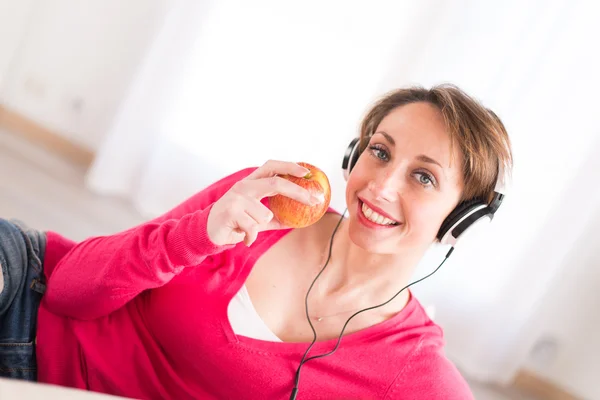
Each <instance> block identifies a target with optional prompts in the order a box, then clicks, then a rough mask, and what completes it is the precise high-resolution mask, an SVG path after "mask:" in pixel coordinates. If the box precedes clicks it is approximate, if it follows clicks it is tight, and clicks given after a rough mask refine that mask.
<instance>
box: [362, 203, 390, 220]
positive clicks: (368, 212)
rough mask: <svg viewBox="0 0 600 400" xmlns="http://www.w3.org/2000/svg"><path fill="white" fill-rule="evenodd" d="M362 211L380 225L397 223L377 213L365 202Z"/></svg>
mask: <svg viewBox="0 0 600 400" xmlns="http://www.w3.org/2000/svg"><path fill="white" fill-rule="evenodd" d="M362 212H363V214H364V216H365V217H366V218H367V219H368V220H369V221H371V222H374V223H376V224H378V225H395V224H396V222H395V221H392V220H391V219H389V218H387V217H384V216H383V215H380V214H377V213H376V212H375V211H373V210H372V209H370V208H369V207H368V206H367V205H366V204H365V203H363V204H362Z"/></svg>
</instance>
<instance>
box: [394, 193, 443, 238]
mask: <svg viewBox="0 0 600 400" xmlns="http://www.w3.org/2000/svg"><path fill="white" fill-rule="evenodd" d="M446 209H447V207H446V205H443V204H440V203H439V202H433V201H432V202H427V201H418V200H417V201H413V202H411V204H410V206H408V205H406V207H405V211H404V212H405V218H406V219H407V221H408V223H409V227H410V230H411V232H413V233H416V234H417V235H418V236H427V237H428V238H429V237H430V236H431V235H435V234H437V232H438V230H439V229H440V226H441V224H442V222H443V221H444V219H445V218H446V217H447V216H448V214H449V212H447V211H446Z"/></svg>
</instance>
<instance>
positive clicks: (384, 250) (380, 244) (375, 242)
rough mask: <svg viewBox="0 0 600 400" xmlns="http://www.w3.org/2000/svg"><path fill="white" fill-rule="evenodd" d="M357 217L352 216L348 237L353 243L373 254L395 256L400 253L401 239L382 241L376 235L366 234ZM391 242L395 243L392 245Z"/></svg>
mask: <svg viewBox="0 0 600 400" xmlns="http://www.w3.org/2000/svg"><path fill="white" fill-rule="evenodd" d="M355 217H356V216H351V217H350V218H349V224H348V236H349V237H350V240H351V241H352V243H354V244H355V245H356V246H357V247H360V248H361V249H363V250H365V251H367V252H369V253H373V254H393V253H397V252H398V249H399V246H400V242H401V240H400V238H388V240H382V239H381V238H378V237H376V236H375V235H369V234H368V233H366V232H364V230H363V229H362V227H361V226H359V224H360V222H359V221H357V220H356V218H355ZM394 239H395V240H394ZM391 241H393V242H394V243H393V244H392V243H390V242H391Z"/></svg>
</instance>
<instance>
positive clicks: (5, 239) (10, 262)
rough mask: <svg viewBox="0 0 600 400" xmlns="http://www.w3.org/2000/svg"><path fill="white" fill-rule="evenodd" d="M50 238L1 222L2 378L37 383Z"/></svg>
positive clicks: (0, 370) (0, 317)
mask: <svg viewBox="0 0 600 400" xmlns="http://www.w3.org/2000/svg"><path fill="white" fill-rule="evenodd" d="M45 249H46V235H45V234H44V233H43V232H39V231H35V230H32V229H29V228H28V227H27V226H25V225H24V224H23V223H21V222H20V221H15V220H11V221H7V220H4V219H1V218H0V269H1V270H2V276H3V278H4V287H3V288H2V289H1V290H2V291H1V292H0V377H3V378H16V379H23V380H28V381H36V380H37V363H36V357H35V338H36V331H37V313H38V308H39V305H40V301H41V299H42V295H43V293H44V291H45V290H46V285H45V278H44V272H43V270H42V265H43V256H44V251H45Z"/></svg>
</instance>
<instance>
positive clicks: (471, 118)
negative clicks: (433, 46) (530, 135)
mask: <svg viewBox="0 0 600 400" xmlns="http://www.w3.org/2000/svg"><path fill="white" fill-rule="evenodd" d="M417 102H426V103H430V104H432V105H434V106H436V107H437V108H438V109H439V110H440V112H441V113H442V115H443V117H444V121H445V123H446V126H447V127H448V131H449V133H450V141H451V145H450V146H451V148H450V151H451V152H452V151H453V146H454V145H455V143H458V146H459V148H460V151H461V152H462V154H463V159H464V162H463V166H462V170H463V178H464V183H465V186H464V190H463V195H462V199H461V200H462V201H466V200H471V199H474V198H480V199H483V200H484V201H487V202H489V201H491V198H492V195H493V191H494V187H495V185H496V180H497V177H498V165H499V163H500V165H502V167H503V169H504V171H505V173H506V174H509V173H510V170H511V168H512V151H511V144H510V140H509V138H508V133H507V132H506V129H505V127H504V124H503V123H502V121H501V120H500V118H498V116H497V115H496V114H494V113H493V112H492V111H491V110H489V109H486V108H485V107H484V106H482V105H481V104H480V103H479V102H478V101H477V100H475V99H473V98H472V97H470V96H469V95H467V94H466V93H465V92H463V91H462V90H461V89H459V88H458V87H456V86H455V85H452V84H443V85H438V86H434V87H432V88H431V89H425V88H423V87H420V86H413V87H408V88H402V89H397V90H394V91H392V92H389V93H387V94H385V95H384V96H383V97H382V98H381V99H379V100H378V101H377V102H376V103H375V104H374V105H373V107H372V108H371V109H370V110H369V112H368V113H367V115H366V116H365V117H364V119H363V121H362V123H361V128H360V138H361V142H362V144H363V146H364V145H366V144H367V142H368V138H369V137H370V136H371V135H373V134H374V133H375V131H376V129H377V127H378V126H379V124H380V123H381V121H382V120H383V118H385V116H386V115H388V114H389V113H390V112H391V111H392V110H394V109H395V108H397V107H400V106H403V105H406V104H411V103H417Z"/></svg>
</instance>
